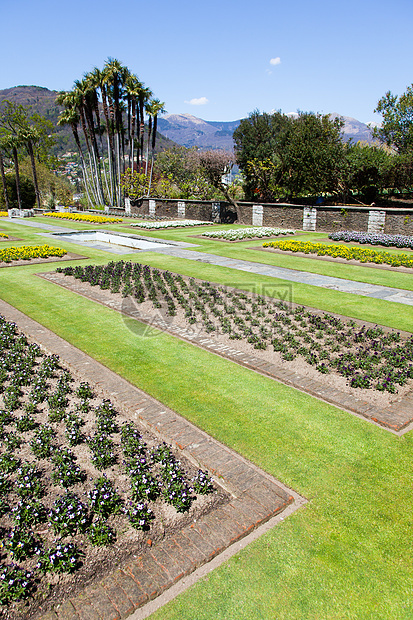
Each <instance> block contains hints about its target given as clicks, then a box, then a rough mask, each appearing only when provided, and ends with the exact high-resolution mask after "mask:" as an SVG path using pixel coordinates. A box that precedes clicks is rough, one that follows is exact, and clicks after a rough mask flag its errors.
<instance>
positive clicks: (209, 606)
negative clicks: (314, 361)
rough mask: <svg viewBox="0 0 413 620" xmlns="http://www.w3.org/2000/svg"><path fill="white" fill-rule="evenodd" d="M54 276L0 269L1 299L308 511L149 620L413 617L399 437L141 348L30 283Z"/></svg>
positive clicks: (159, 343) (329, 295) (175, 263)
mask: <svg viewBox="0 0 413 620" xmlns="http://www.w3.org/2000/svg"><path fill="white" fill-rule="evenodd" d="M3 224H6V223H3V222H2V221H1V220H0V227H1V228H6V226H5V225H3ZM13 227H15V228H16V230H17V229H18V230H19V236H23V234H25V235H26V236H25V239H26V242H30V243H33V242H34V241H35V242H36V244H37V243H40V241H39V239H41V237H39V236H37V235H36V234H35V233H36V232H40V231H36V230H35V229H28V228H26V227H23V226H21V227H18V226H17V225H16V226H15V225H14V224H13ZM23 228H24V233H23V232H22V231H21V229H23ZM187 232H188V231H185V233H187ZM20 233H21V234H20ZM165 233H166V231H162V233H158V236H165V237H166V234H165ZM14 234H15V233H14ZM169 234H170V235H172V234H173V235H176V234H178V231H174V232H173V233H172V232H171V233H168V235H169ZM168 238H171V237H169V236H168ZM44 239H47V238H44ZM188 240H189V239H188ZM47 242H50V240H49V239H47ZM56 245H59V246H62V247H66V249H69V248H71V249H72V251H73V247H74V246H72V245H71V244H61V243H60V242H59V243H58V244H56ZM78 247H79V246H78ZM220 247H221V246H220ZM225 247H227V246H225ZM237 247H238V246H234V245H231V246H230V248H231V251H232V248H237ZM210 248H211V249H210ZM216 248H217V242H211V243H210V245H209V244H208V242H206V244H205V243H204V242H203V249H204V250H205V251H212V250H214V251H215V252H216ZM225 251H226V250H225ZM237 251H238V250H237ZM79 253H81V254H83V255H87V256H89V257H90V258H91V261H92V262H104V261H105V262H107V261H109V260H116V258H117V257H114V255H113V254H109V253H106V252H100V251H99V252H98V251H95V250H92V249H90V248H83V247H82V248H79ZM260 254H261V253H260ZM263 256H267V255H266V254H265V255H263ZM122 258H124V259H125V257H122ZM129 258H132V259H133V260H139V261H140V262H148V263H151V264H152V265H158V266H159V267H162V266H163V267H165V268H168V269H170V270H177V271H179V272H180V273H184V274H189V275H197V276H198V277H202V278H203V279H211V280H212V281H214V282H223V283H230V282H231V281H232V282H234V278H235V277H236V282H237V286H241V285H244V286H245V288H248V284H251V275H248V274H241V273H237V274H236V276H235V275H234V271H233V270H229V269H222V268H218V267H215V266H212V265H207V264H202V263H195V262H191V261H186V260H183V259H174V258H171V257H167V256H161V255H155V254H151V253H149V252H148V253H145V254H140V255H136V254H134V255H130V257H129ZM318 262H321V261H318ZM82 263H83V264H85V261H82ZM64 264H65V265H67V264H70V263H64ZM73 264H76V263H73ZM325 264H327V263H325ZM54 267H55V265H53V264H49V265H42V266H41V267H39V266H38V265H25V266H23V267H12V268H5V269H0V290H1V297H2V298H3V299H4V300H6V301H8V302H9V303H11V304H12V305H14V306H15V307H17V308H19V309H20V310H22V311H23V312H25V313H26V314H28V315H29V316H31V317H32V318H34V319H35V320H37V321H39V322H40V323H42V324H43V325H45V326H46V327H48V328H50V329H52V330H53V331H54V332H56V333H58V334H59V335H61V336H62V337H63V338H65V339H67V340H68V341H70V342H71V343H73V344H74V345H76V346H77V347H79V348H80V349H82V350H84V351H86V352H87V353H88V354H90V355H92V356H93V357H95V358H96V359H98V360H99V361H101V362H102V363H104V364H105V365H107V366H108V367H110V368H111V369H113V370H114V371H116V372H118V373H119V374H121V375H122V376H124V377H125V378H126V379H128V380H129V381H131V382H132V383H134V384H135V385H138V386H139V387H141V388H142V389H144V390H146V391H147V392H148V393H150V394H151V395H153V396H154V397H156V398H158V399H159V400H160V401H161V402H163V403H165V405H167V406H169V407H171V408H172V409H174V410H175V411H177V412H178V413H180V414H182V415H184V416H185V417H186V418H188V419H189V420H191V421H192V422H194V423H195V424H196V425H198V426H199V427H201V428H203V429H204V430H206V431H207V432H209V433H210V434H211V435H213V436H214V437H216V438H217V439H219V440H220V441H222V442H223V443H225V444H226V445H228V446H230V447H232V448H234V449H235V450H236V451H238V452H239V453H241V454H243V455H244V456H245V457H246V458H248V459H250V460H251V461H253V462H254V463H256V464H257V465H259V466H260V467H262V468H263V469H265V470H266V471H268V472H269V473H270V474H272V475H273V476H275V477H276V478H277V479H279V480H281V481H282V482H283V483H284V484H286V485H288V486H290V487H291V488H293V489H294V490H296V491H297V492H299V493H301V494H302V495H304V496H305V497H306V498H307V499H308V500H309V502H308V504H307V505H306V506H305V507H304V508H302V509H301V510H300V511H298V512H296V513H295V514H293V515H292V516H290V517H288V518H287V519H286V520H285V521H283V522H281V523H280V524H279V525H278V526H277V527H275V528H274V529H273V530H271V531H270V532H268V533H267V534H266V535H264V536H262V537H261V538H260V539H258V540H257V541H256V542H254V543H252V544H251V545H249V546H248V547H247V548H246V549H245V550H243V551H241V552H239V553H238V554H237V555H236V556H234V557H233V558H232V559H230V560H229V561H227V562H226V563H225V564H223V565H222V566H221V567H219V568H217V569H216V570H214V571H213V572H212V573H210V574H209V575H208V576H207V577H205V578H204V579H202V580H201V581H199V582H198V583H197V584H196V585H195V586H193V587H191V588H190V589H189V590H187V591H186V592H184V593H183V594H181V595H180V596H179V597H178V598H176V599H175V600H173V601H172V602H171V603H169V604H168V605H166V606H165V607H163V608H162V609H161V610H160V611H158V612H156V613H155V614H153V616H152V618H153V619H154V620H171V619H179V620H186V619H188V620H194V619H196V620H202V619H205V620H212V619H213V620H232V619H233V620H241V619H242V620H244V619H245V620H258V619H259V620H261V619H262V620H268V619H271V620H272V619H276V620H284V619H285V620H287V619H288V620H304V619H305V620H307V619H311V620H313V619H314V620H330V619H334V620H336V619H337V620H341V619H354V620H359V619H361V620H365V619H371V620H373V619H374V620H376V619H377V620H389V619H392V620H393V619H396V620H404V619H406V620H408V619H410V618H412V617H413V596H412V591H413V563H412V553H411V549H412V544H413V484H412V473H413V471H412V470H413V465H412V463H413V441H412V437H413V436H412V434H411V433H407V434H406V435H405V436H403V437H402V438H399V437H397V436H394V435H392V434H390V433H389V432H388V431H385V430H384V429H381V428H379V427H376V426H374V425H372V424H369V423H368V422H367V421H364V420H362V419H359V418H357V417H355V416H352V415H351V414H349V413H346V412H344V411H341V410H340V409H338V408H336V407H333V406H331V405H328V404H326V403H323V402H321V401H319V400H316V399H314V398H312V397H310V396H308V395H306V394H303V393H301V392H298V391H296V390H294V389H292V388H288V387H286V386H283V385H281V384H278V383H276V382H275V381H272V380H270V379H269V378H266V377H263V376H260V375H257V374H255V373H253V372H252V371H249V370H247V369H245V368H243V367H240V366H237V365H236V364H234V363H232V362H230V361H227V360H225V359H223V358H220V357H218V356H215V355H214V354H212V353H210V352H207V351H203V350H200V349H197V348H196V347H194V346H192V345H191V344H189V343H186V342H182V341H179V340H177V339H175V338H173V337H172V336H169V335H166V334H159V336H157V337H152V338H142V337H140V336H139V335H137V334H136V332H134V331H131V329H130V323H129V322H128V321H127V320H125V319H124V318H122V317H121V316H120V315H119V314H118V313H116V312H114V311H112V310H110V309H107V308H105V307H102V306H100V305H98V304H95V303H93V302H91V301H89V300H87V299H83V298H81V297H79V296H77V295H76V294H74V293H71V292H69V291H66V290H65V289H62V288H60V287H57V286H55V285H53V284H51V283H49V282H46V281H43V280H41V279H40V278H38V277H36V276H35V273H36V272H39V271H50V270H52V269H53V268H54ZM355 269H356V270H357V269H360V270H363V269H364V268H362V267H360V268H357V267H356V268H355ZM231 278H232V280H231ZM253 279H254V281H257V282H260V283H261V284H262V283H269V282H271V281H272V279H271V278H256V277H255V276H253ZM294 301H299V302H300V303H309V305H312V306H316V307H320V308H323V309H325V310H327V309H330V310H333V309H334V310H335V311H340V312H342V313H344V314H347V313H348V311H350V314H351V313H352V314H351V315H352V316H356V315H359V316H360V317H361V318H363V317H364V318H365V319H366V320H367V319H368V320H373V321H375V322H378V323H384V324H391V325H393V326H394V327H395V328H397V329H410V331H411V330H412V325H413V321H412V319H413V308H412V307H408V306H401V305H400V307H399V304H392V303H388V302H383V301H380V300H372V299H366V298H363V297H359V296H351V295H344V294H343V293H337V292H335V291H328V290H323V289H319V288H316V287H310V286H304V285H294Z"/></svg>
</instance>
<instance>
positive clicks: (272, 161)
mask: <svg viewBox="0 0 413 620" xmlns="http://www.w3.org/2000/svg"><path fill="white" fill-rule="evenodd" d="M290 124H291V119H290V118H289V117H288V116H286V115H285V114H281V112H274V113H273V114H267V113H266V112H263V113H260V112H259V111H258V110H254V112H252V113H251V114H250V115H249V117H248V118H247V119H244V120H242V121H241V123H240V125H239V126H238V127H237V129H236V130H235V131H234V136H233V137H234V143H235V155H236V161H237V163H238V164H239V167H240V169H241V171H242V172H243V176H244V190H245V195H246V198H247V199H248V200H254V199H256V198H259V199H261V200H265V201H270V200H274V199H277V198H278V197H279V192H278V188H279V184H280V181H281V177H282V174H283V169H284V166H283V159H282V156H283V153H284V151H285V146H284V145H285V141H286V136H287V132H288V129H289V127H290ZM264 168H265V169H264ZM276 188H277V189H276Z"/></svg>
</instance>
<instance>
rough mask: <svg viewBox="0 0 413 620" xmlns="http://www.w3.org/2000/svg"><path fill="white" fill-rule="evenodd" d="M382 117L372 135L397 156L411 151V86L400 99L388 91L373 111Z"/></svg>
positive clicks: (412, 143) (412, 97)
mask: <svg viewBox="0 0 413 620" xmlns="http://www.w3.org/2000/svg"><path fill="white" fill-rule="evenodd" d="M374 111H375V112H377V113H378V114H381V115H382V117H383V122H382V125H381V127H375V128H374V130H373V135H374V136H375V137H376V138H378V139H379V140H380V141H381V142H383V143H384V144H387V145H388V146H391V147H392V148H394V149H395V150H396V151H397V152H398V153H399V154H404V153H407V152H411V151H413V84H412V85H411V86H408V87H407V89H406V92H405V93H403V94H402V95H401V96H400V97H398V96H397V95H393V94H392V93H391V92H390V91H388V92H387V93H386V94H385V95H384V97H382V98H381V99H380V100H379V102H378V103H377V107H376V109H375V110H374Z"/></svg>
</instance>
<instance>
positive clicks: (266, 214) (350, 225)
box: [128, 198, 413, 235]
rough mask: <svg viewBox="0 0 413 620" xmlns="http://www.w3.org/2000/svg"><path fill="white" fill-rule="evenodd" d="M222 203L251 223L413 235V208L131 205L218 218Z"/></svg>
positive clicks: (227, 218) (160, 213)
mask: <svg viewBox="0 0 413 620" xmlns="http://www.w3.org/2000/svg"><path fill="white" fill-rule="evenodd" d="M216 205H219V211H220V221H221V222H229V223H231V222H233V221H234V220H235V222H236V223H237V224H246V225H247V226H273V227H279V228H295V229H297V230H309V231H310V230H315V231H325V232H331V231H335V230H358V231H365V232H385V233H389V234H403V235H413V210H411V209H385V208H379V207H363V206H354V205H351V206H350V205H348V206H325V205H320V206H312V207H310V206H303V205H293V204H257V203H252V202H239V203H238V209H237V211H236V212H235V207H233V206H232V205H231V204H229V203H228V202H224V201H222V202H220V203H216V202H212V201H201V200H172V199H169V200H166V199H165V200H163V199H159V198H156V199H147V198H143V199H141V200H139V201H136V202H135V203H132V204H131V205H130V214H131V215H133V216H137V217H138V216H139V215H149V214H150V215H152V216H154V217H170V218H172V219H176V218H186V219H193V220H204V221H216V209H217V208H216ZM128 212H129V205H128Z"/></svg>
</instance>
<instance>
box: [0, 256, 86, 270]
mask: <svg viewBox="0 0 413 620" xmlns="http://www.w3.org/2000/svg"><path fill="white" fill-rule="evenodd" d="M86 258H89V257H88V256H81V255H80V254H73V252H67V253H66V254H65V255H64V256H61V257H60V256H48V258H31V259H30V260H13V261H11V263H3V262H0V269H2V268H5V267H21V266H22V265H36V264H39V265H42V264H43V263H60V262H62V261H68V260H83V259H86Z"/></svg>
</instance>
